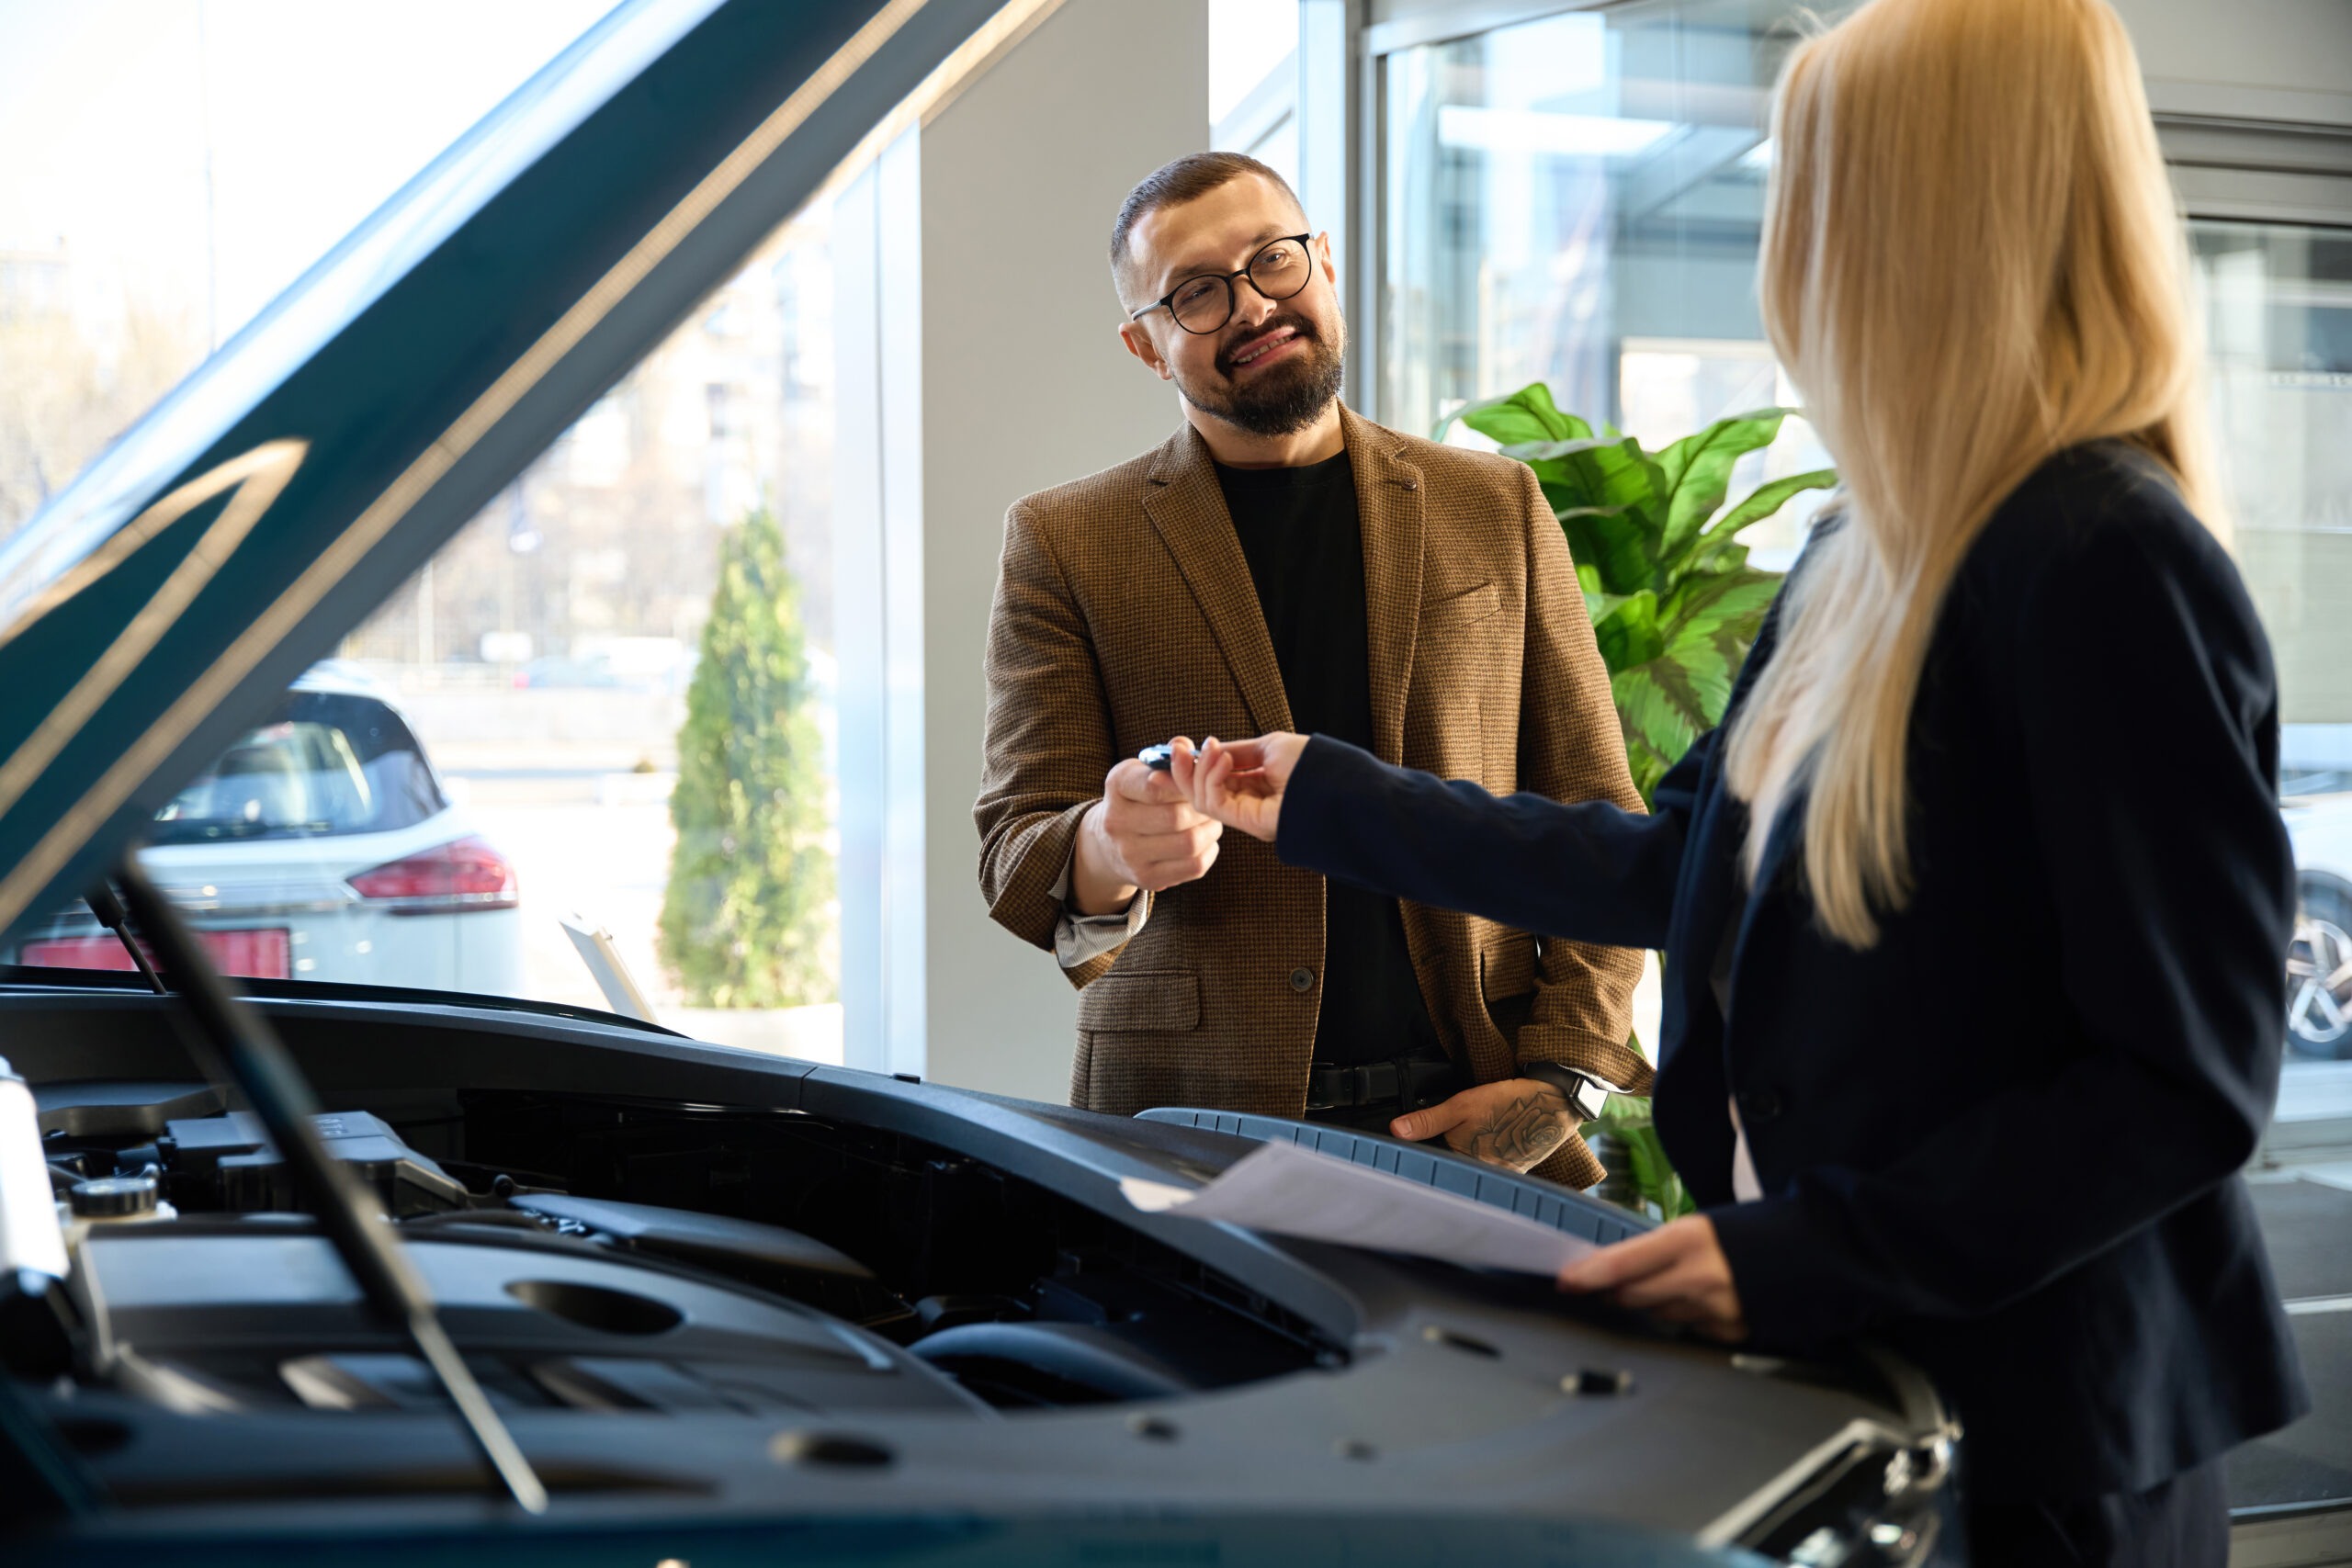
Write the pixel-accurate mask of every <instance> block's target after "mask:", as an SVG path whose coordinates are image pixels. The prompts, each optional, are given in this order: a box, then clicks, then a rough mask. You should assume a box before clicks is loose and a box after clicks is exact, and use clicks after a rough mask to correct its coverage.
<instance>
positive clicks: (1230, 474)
mask: <svg viewBox="0 0 2352 1568" xmlns="http://www.w3.org/2000/svg"><path fill="white" fill-rule="evenodd" d="M1216 479H1217V484H1218V486H1219V487H1220V488H1222V489H1223V490H1224V491H1225V505H1226V510H1227V512H1229V513H1232V516H1233V532H1234V536H1235V537H1237V538H1238V539H1239V540H1240V542H1241V554H1242V557H1243V558H1244V559H1246V560H1247V561H1249V563H1250V581H1252V582H1253V583H1255V584H1256V585H1257V589H1258V608H1259V609H1260V610H1261V612H1262V613H1263V614H1264V615H1265V618H1266V631H1267V633H1268V634H1269V635H1270V636H1271V637H1272V638H1273V643H1274V662H1275V663H1276V664H1277V665H1279V666H1280V667H1281V669H1282V674H1283V694H1284V696H1286V697H1287V698H1288V699H1289V702H1290V719H1291V728H1294V729H1295V730H1297V731H1298V732H1299V733H1300V734H1302V735H1318V734H1319V735H1329V736H1331V737H1333V738H1335V739H1340V740H1345V741H1347V742H1349V743H1350V744H1351V745H1355V746H1362V747H1363V748H1365V749H1366V750H1370V749H1371V747H1372V655H1371V625H1370V620H1369V617H1368V615H1367V614H1366V612H1365V609H1364V586H1363V532H1362V530H1361V528H1360V527H1359V525H1358V523H1357V519H1356V489H1355V479H1354V476H1353V475H1352V474H1351V472H1350V470H1349V468H1348V459H1347V455H1346V454H1345V453H1342V454H1340V456H1339V457H1333V458H1331V459H1330V460H1329V462H1323V463H1313V464H1309V465H1308V466H1306V467H1305V468H1227V467H1226V466H1225V465H1224V464H1222V463H1220V464H1218V465H1217V469H1216ZM1323 910H1324V919H1323V974H1322V976H1321V980H1322V985H1323V1005H1322V1010H1321V1012H1320V1014H1319V1016H1318V1017H1317V1021H1316V1025H1315V1059H1316V1060H1317V1061H1318V1062H1338V1063H1340V1064H1342V1065H1345V1066H1354V1065H1356V1064H1358V1063H1363V1062H1383V1061H1388V1060H1392V1059H1394V1058H1396V1057H1399V1056H1430V1055H1434V1056H1442V1055H1444V1047H1443V1046H1442V1045H1441V1044H1440V1043H1438V1037H1437V1031H1436V1029H1435V1028H1434V1027H1433V1026H1432V1025H1431V1024H1430V1012H1429V1006H1428V1004H1427V1003H1426V1002H1424V1001H1423V1000H1422V998H1421V987H1420V982H1419V980H1418V979H1416V978H1415V977H1414V975H1413V961H1412V957H1411V955H1410V953H1408V952H1407V950H1406V946H1405V921H1404V917H1403V916H1402V915H1401V914H1400V913H1399V912H1398V910H1397V900H1396V899H1394V898H1384V897H1381V896H1379V895H1378V894H1375V893H1367V892H1365V891H1364V890H1363V888H1361V887H1353V886H1349V885H1348V884H1346V883H1343V882H1329V883H1327V884H1325V888H1324V895H1323Z"/></svg>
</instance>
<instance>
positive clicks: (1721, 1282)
mask: <svg viewBox="0 0 2352 1568" xmlns="http://www.w3.org/2000/svg"><path fill="white" fill-rule="evenodd" d="M1560 1289H1562V1290H1564V1291H1568V1292H1574V1293H1576V1294H1578V1295H1583V1294H1587V1293H1589V1292H1600V1291H1606V1292H1609V1297H1610V1299H1611V1301H1613V1302H1615V1303H1617V1304H1618V1305H1619V1306H1622V1307H1632V1308H1634V1310H1636V1311H1639V1312H1646V1313H1648V1314H1650V1315H1651V1316H1652V1317H1654V1318H1656V1319H1657V1320H1658V1321H1659V1322H1660V1323H1687V1324H1689V1325H1691V1327H1693V1328H1695V1329H1697V1330H1698V1331H1699V1332H1700V1333H1702V1334H1703V1335H1705V1336H1706V1337H1708V1338H1710V1339H1720V1340H1723V1341H1724V1343H1726V1344H1735V1345H1736V1344H1737V1343H1738V1342H1739V1341H1740V1340H1743V1339H1745V1338H1747V1319H1746V1318H1744V1317H1743V1316H1741V1314H1740V1307H1739V1289H1738V1287H1737V1286H1736V1285H1735V1284H1734V1283H1733V1282H1732V1277H1731V1261H1730V1259H1728V1258H1725V1257H1724V1249H1723V1244H1722V1243H1720V1242H1718V1241H1717V1240H1716V1239H1715V1225H1714V1222H1713V1221H1712V1220H1710V1219H1708V1218H1707V1216H1706V1215H1704V1214H1685V1215H1683V1216H1682V1218H1680V1219H1679V1220H1673V1221H1670V1222H1668V1224H1662V1225H1660V1226H1658V1228H1657V1229H1656V1230H1654V1231H1651V1232H1648V1233H1647V1234H1646V1235H1637V1236H1635V1237H1634V1238H1633V1239H1632V1240H1630V1241H1621V1242H1619V1243H1617V1244H1616V1245H1615V1246H1614V1247H1602V1248H1601V1249H1600V1251H1598V1252H1595V1253H1592V1254H1590V1255H1589V1256H1587V1257H1584V1258H1578V1259H1577V1260H1576V1261H1575V1262H1574V1263H1571V1264H1569V1265H1568V1266H1567V1267H1566V1269H1561V1270H1560Z"/></svg>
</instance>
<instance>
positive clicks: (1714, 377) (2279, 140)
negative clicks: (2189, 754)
mask: <svg viewBox="0 0 2352 1568" xmlns="http://www.w3.org/2000/svg"><path fill="white" fill-rule="evenodd" d="M1525 9H1526V10H1537V9H1540V6H1529V7H1526V8H1525ZM1823 9H1824V10H1825V11H1826V12H1827V13H1828V14H1829V15H1831V16H1832V17H1834V16H1835V14H1836V8H1834V7H1825V8H1823ZM1397 10H1398V11H1400V12H1402V13H1403V16H1402V17H1401V19H1392V20H1388V21H1385V22H1376V23H1375V25H1374V27H1373V28H1371V29H1370V33H1369V35H1368V37H1369V40H1370V45H1371V52H1372V54H1373V55H1374V60H1375V77H1374V80H1375V81H1376V83H1377V90H1378V94H1379V99H1380V108H1379V136H1378V145H1379V147H1380V150H1381V159H1382V164H1381V167H1380V168H1379V169H1378V170H1377V171H1376V173H1375V176H1374V179H1373V180H1372V181H1371V182H1370V185H1369V188H1371V189H1373V190H1375V191H1376V193H1377V197H1378V201H1377V219H1376V233H1377V238H1378V240H1379V252H1380V254H1379V256H1378V258H1377V261H1376V264H1375V265H1376V267H1377V272H1378V277H1379V282H1380V287H1379V289H1378V291H1377V309H1378V313H1379V320H1378V321H1377V322H1376V323H1375V332H1374V341H1375V343H1376V345H1377V361H1378V362H1377V365H1376V367H1375V370H1374V386H1375V387H1376V392H1377V397H1376V400H1377V406H1378V409H1379V411H1380V416H1381V417H1382V418H1384V419H1385V421H1386V422H1387V423H1390V424H1393V425H1396V426H1398V427H1399V428H1402V429H1407V430H1412V431H1417V432H1418V431H1428V430H1430V429H1432V428H1433V427H1434V426H1435V425H1436V424H1437V423H1438V422H1439V421H1441V420H1442V419H1443V418H1444V417H1445V416H1446V415H1448V414H1450V413H1452V412H1454V411H1455V410H1457V409H1459V408H1461V407H1463V406H1464V404H1465V403H1468V402H1470V401H1472V400H1477V399H1481V398H1486V397H1491V396H1494V395H1496V394H1498V393H1503V392H1510V391H1513V390H1516V389H1518V388H1520V387H1522V386H1525V385H1526V384H1527V383H1529V382H1531V381H1544V382H1546V383H1548V384H1549V385H1550V387H1551V389H1552V391H1553V393H1554V396H1555V400H1557V401H1558V403H1559V405H1560V406H1561V407H1562V408H1564V409H1566V410H1568V411H1570V412H1576V413H1579V414H1583V415H1584V416H1586V417H1587V418H1589V419H1590V420H1591V421H1592V423H1594V424H1595V425H1596V426H1598V425H1600V424H1602V423H1613V424H1615V425H1617V426H1619V427H1620V428H1622V429H1623V430H1624V431H1625V432H1627V433H1628V434H1634V435H1636V436H1639V437H1640V438H1641V439H1642V440H1643V441H1644V442H1645V443H1646V444H1649V445H1651V446H1657V445H1658V444H1659V443H1662V442H1665V441H1668V440H1671V439H1673V438H1675V437H1677V436H1679V435H1682V434H1687V433H1689V432H1691V431H1693V430H1696V429H1698V428H1700V427H1701V426H1702V425H1703V424H1705V423H1707V422H1708V421H1710V420H1713V419H1715V418H1718V417H1721V416H1723V415H1724V414H1729V413H1734V412H1740V411H1742V410H1745V409H1749V408H1754V407H1758V406H1761V405H1764V404H1769V403H1781V404H1793V403H1794V402H1795V401H1796V398H1795V394H1794V391H1793V389H1792V388H1791V386H1790V385H1789V383H1788V381H1787V379H1786V378H1784V377H1783V376H1781V374H1780V372H1779V371H1778V369H1777V367H1776V366H1775V365H1774V363H1773V356H1772V353H1771V350H1770V345H1769V344H1766V343H1765V341H1764V334H1763V327H1762V322H1761V320H1760V318H1759V316H1758V307H1757V303H1756V256H1757V248H1758V240H1759V237H1760V229H1761V220H1762V216H1763V201H1764V189H1765V180H1766V177H1767V175H1769V173H1770V158H1771V149H1770V144H1769V137H1768V128H1769V124H1770V96H1771V90H1772V85H1773V83H1774V81H1775V79H1776V77H1777V73H1778V72H1779V70H1780V67H1781V62H1782V61H1783V60H1784V59H1785V58H1786V55H1787V52H1788V51H1789V49H1790V47H1791V46H1792V43H1793V41H1794V40H1795V39H1796V38H1797V37H1799V36H1800V33H1799V28H1800V27H1801V26H1802V25H1803V22H1802V20H1801V17H1802V11H1801V8H1800V7H1798V6H1794V5H1789V4H1782V3H1780V0H1765V3H1751V0H1650V3H1635V4H1630V5H1618V6H1607V7H1605V8H1601V9H1585V10H1574V11H1566V12H1563V13H1560V14H1555V15H1550V16H1533V17H1529V18H1528V19H1525V20H1520V21H1516V22H1513V23H1512V24H1510V25H1508V26H1502V27H1498V28H1491V29H1490V30H1487V31H1485V32H1480V33H1476V34H1474V35H1470V36H1451V29H1449V28H1448V25H1447V24H1448V20H1449V18H1450V17H1460V16H1463V15H1464V14H1465V13H1464V12H1462V11H1460V10H1459V9H1455V8H1447V7H1437V8H1433V9H1422V8H1419V7H1402V6H1400V7H1397ZM1521 14H1522V15H1524V14H1525V12H1524V11H1522V13H1521ZM2290 96H2291V95H2290ZM2225 99H2226V101H2225ZM2152 100H2153V101H2154V107H2155V110H2156V114H2157V122H2158V128H2159V132H2160V134H2161V136H2162V138H2163V140H2164V144H2165V153H2166V157H2167V159H2168V160H2169V161H2170V164H2171V166H2172V171H2173V175H2174V180H2175V184H2176V186H2177V189H2178V192H2179V195H2180V197H2181V200H2182V204H2183V207H2184V209H2185V210H2186V212H2187V214H2188V246H2189V249H2190V252H2191V254H2192V255H2193V258H2194V267H2193V272H2192V284H2193V287H2194V288H2195V289H2196V290H2197V294H2198V299H2199V308H2200V310H2202V312H2203V317H2204V323H2205V331H2206V336H2207V344H2208V352H2209V364H2208V370H2209V382H2210V387H2209V393H2210V396H2211V400H2212V407H2213V410H2214V415H2215V419H2214V434H2215V437H2216V440H2217V443H2218V445H2219V446H2220V448H2221V457H2222V474H2223V480H2224V485H2225V488H2226V490H2227V493H2228V494H2229V496H2230V500H2231V511H2232V518H2231V537H2232V548H2233V551H2234V553H2235V554H2236V556H2237V559H2238V562H2239V566H2240V569H2241V570H2242V571H2243V573H2244V575H2245V581H2246V585H2247V588H2248V590H2249V592H2251V593H2252V595H2253V598H2254V601H2255V604H2256V607H2257V609H2258V611H2259V612H2260V614H2261V615H2262V618H2263V622H2264V625H2265V626H2266V628H2267V631H2268V633H2269V636H2270V639H2271V644H2272V648H2273V650H2274V652H2275V654H2276V657H2277V660H2278V676H2279V694H2280V703H2281V718H2282V721H2283V733H2282V737H2281V763H2282V766H2281V793H2282V800H2283V802H2284V804H2285V806H2286V807H2287V822H2288V826H2289V829H2290V834H2292V836H2293V837H2294V840H2295V848H2296V856H2297V863H2298V867H2299V871H2300V877H2301V898H2302V903H2303V910H2302V917H2303V918H2302V919H2301V922H2300V926H2299V933H2298V937H2297V942H2296V949H2295V953H2294V954H2293V958H2294V962H2295V964H2297V965H2299V966H2300V967H2299V968H2298V970H2297V972H2296V973H2295V974H2293V975H2290V987H2289V988H2290V993H2291V995H2290V1020H2289V1025H2290V1027H2289V1045H2290V1066H2289V1071H2288V1075H2287V1084H2286V1089H2285V1090H2284V1091H2283V1096H2284V1097H2283V1099H2282V1114H2283V1113H2285V1112H2286V1111H2287V1110H2291V1109H2292V1108H2293V1107H2294V1106H2295V1105H2297V1104H2298V1103H2300V1102H2301V1100H2305V1099H2308V1098H2309V1097H2310V1096H2311V1095H2312V1094H2316V1093H2319V1092H2320V1087H2319V1080H2318V1079H2317V1078H2315V1077H2312V1074H2314V1073H2317V1072H2319V1071H2320V1070H2321V1064H2320V1063H2318V1062H2314V1061H2313V1060H2312V1058H2323V1059H2343V1058H2352V621H2347V620H2346V617H2345V616H2344V615H2341V614H2340V613H2338V611H2337V608H2336V606H2337V604H2338V603H2339V601H2340V600H2341V599H2342V597H2343V596H2344V594H2345V593H2346V592H2352V177H2347V176H2352V134H2347V133H2346V128H2345V127H2342V126H2320V125H2295V124H2290V123H2286V120H2287V119H2288V118H2290V117H2289V116H2287V115H2285V114H2282V111H2281V108H2280V107H2279V105H2278V104H2274V103H2270V102H2267V101H2254V100H2247V101H2239V100H2237V99H2234V98H2227V96H2226V95H2224V96H2222V97H2216V96H2214V90H2210V89H2199V91H2198V92H2197V93H2194V94H2189V95H2188V96H2181V94H2179V93H2168V92H2166V91H2159V90H2158V89H2156V88H2152ZM2288 107H2301V106H2300V105H2290V106H2288ZM1447 439H1449V440H1457V441H1476V439H1478V438H1476V437H1475V436H1473V435H1471V434H1468V433H1466V432H1464V431H1463V429H1462V427H1461V426H1459V425H1455V426H1453V427H1452V429H1451V430H1450V431H1449V432H1448V434H1447ZM1828 464H1829V457H1828V454H1827V453H1826V452H1824V451H1822V450H1821V449H1820V448H1819V446H1818V445H1817V444H1816V443H1815V440H1814V439H1813V437H1812V434H1811V432H1810V430H1809V429H1808V428H1807V427H1806V426H1805V425H1804V423H1803V422H1802V421H1797V420H1792V421H1790V422H1789V423H1788V424H1787V425H1785V426H1784V427H1783V429H1782V431H1781V437H1780V439H1779V441H1778V442H1776V443H1775V444H1774V446H1772V448H1771V449H1770V450H1769V451H1767V452H1765V453H1762V454H1759V455H1756V456H1754V457H1750V458H1748V459H1747V472H1745V473H1743V474H1740V475H1737V476H1736V477H1735V479H1734V481H1733V491H1734V493H1738V492H1739V491H1741V490H1743V489H1744V488H1745V486H1746V485H1747V484H1749V483H1752V482H1755V481H1757V480H1759V479H1765V478H1777V477H1779V476H1781V475H1783V474H1788V473H1792V472H1797V471H1802V470H1804V469H1809V468H1816V467H1826V466H1828ZM1811 510H1812V508H1811V507H1809V506H1808V505H1807V504H1806V503H1805V502H1804V500H1803V499H1801V500H1800V501H1799V502H1798V503H1796V504H1793V505H1792V506H1790V507H1789V508H1787V509H1786V510H1785V511H1784V512H1783V513H1781V516H1780V517H1778V518H1776V519H1774V520H1773V521H1772V522H1771V523H1770V524H1767V525H1762V526H1759V527H1758V528H1755V529H1752V530H1750V531H1749V533H1748V534H1747V536H1746V538H1747V540H1748V541H1749V542H1750V543H1751V544H1752V545H1753V546H1754V547H1755V551H1754V556H1753V560H1754V563H1755V564H1757V565H1758V566H1762V567H1767V568H1785V567H1786V566H1787V565H1788V564H1789V563H1790V562H1791V561H1792V559H1793V558H1794V556H1795V552H1796V548H1797V547H1798V546H1799V545H1800V544H1801V543H1802V542H1803V538H1804V527H1805V525H1806V522H1807V520H1808V517H1809V514H1810V512H1811ZM2112 675H2113V678H2117V679H2128V678H2129V667H2128V663H2126V664H2121V665H2119V667H2118V669H2117V671H2113V672H2112ZM1648 1005H1650V1006H1653V1007H1654V1006H1655V1002H1654V1000H1652V1001H1650V1002H1649V1004H1648ZM1636 1010H1637V1013H1641V1012H1642V1010H1643V1009H1642V998H1637V1009H1636ZM1646 1016H1654V1015H1645V1017H1646ZM2327 1070H2329V1071H2335V1070H2337V1069H2335V1066H2334V1064H2333V1061H2332V1060H2330V1061H2328V1062H2327ZM2332 1092H2336V1093H2339V1094H2340V1092H2341V1091H2340V1089H2339V1090H2335V1091H2332Z"/></svg>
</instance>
